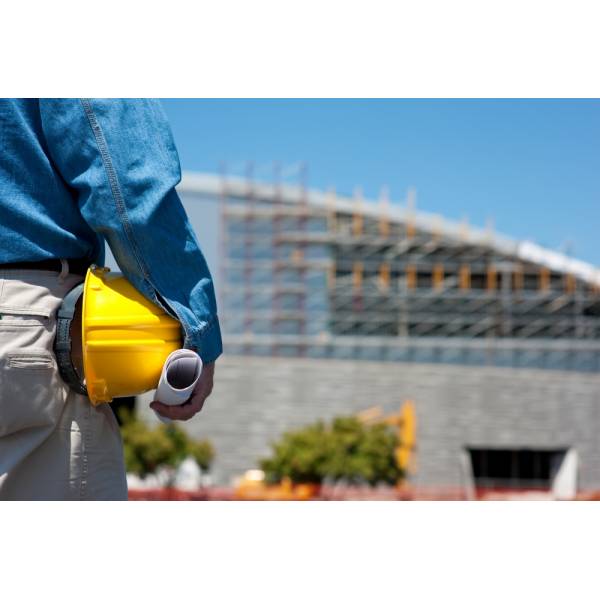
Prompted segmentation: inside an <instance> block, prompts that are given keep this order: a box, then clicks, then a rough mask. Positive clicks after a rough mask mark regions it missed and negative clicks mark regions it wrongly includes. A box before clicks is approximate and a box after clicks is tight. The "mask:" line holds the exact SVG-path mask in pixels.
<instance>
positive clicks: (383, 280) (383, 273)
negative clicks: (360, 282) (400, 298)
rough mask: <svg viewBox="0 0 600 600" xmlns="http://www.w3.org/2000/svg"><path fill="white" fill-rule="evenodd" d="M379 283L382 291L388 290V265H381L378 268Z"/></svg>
mask: <svg viewBox="0 0 600 600" xmlns="http://www.w3.org/2000/svg"><path fill="white" fill-rule="evenodd" d="M379 283H380V285H381V287H382V289H384V290H389V289H390V265H389V263H381V266H380V267H379Z"/></svg>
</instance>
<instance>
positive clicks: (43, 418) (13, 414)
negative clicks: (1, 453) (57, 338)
mask: <svg viewBox="0 0 600 600" xmlns="http://www.w3.org/2000/svg"><path fill="white" fill-rule="evenodd" d="M65 400H66V390H65V388H64V386H63V384H62V382H61V381H60V380H59V376H58V372H57V368H56V362H55V360H54V355H53V354H52V352H50V351H49V350H46V349H35V348H30V349H12V350H9V351H8V352H6V354H4V355H3V356H1V357H0V436H6V435H10V434H12V433H16V432H20V431H25V430H31V429H33V428H39V427H48V426H50V427H54V426H55V425H56V424H57V423H58V420H59V418H60V415H61V412H62V409H63V407H64V403H65Z"/></svg>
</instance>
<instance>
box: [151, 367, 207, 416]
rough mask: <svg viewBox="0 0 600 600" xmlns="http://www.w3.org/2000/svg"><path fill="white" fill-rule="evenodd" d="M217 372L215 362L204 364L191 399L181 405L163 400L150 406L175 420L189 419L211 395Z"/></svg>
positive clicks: (160, 413)
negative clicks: (167, 403)
mask: <svg viewBox="0 0 600 600" xmlns="http://www.w3.org/2000/svg"><path fill="white" fill-rule="evenodd" d="M214 374H215V363H214V362H213V363H209V364H207V365H203V367H202V373H201V375H200V379H198V383H197V384H196V387H195V388H194V391H193V392H192V395H191V396H190V398H189V400H188V401H187V402H185V403H184V404H180V405H179V406H167V405H166V404H163V403H162V402H156V401H154V402H151V403H150V408H153V409H154V410H155V411H156V412H157V413H158V414H159V415H162V416H163V417H168V418H169V419H173V420H175V421H188V420H189V419H191V418H192V417H193V416H194V415H195V414H196V413H198V412H200V411H201V410H202V407H203V406H204V401H205V400H206V399H207V398H208V397H209V396H210V393H211V392H212V389H213V377H214Z"/></svg>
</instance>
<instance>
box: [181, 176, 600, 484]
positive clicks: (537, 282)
mask: <svg viewBox="0 0 600 600" xmlns="http://www.w3.org/2000/svg"><path fill="white" fill-rule="evenodd" d="M305 180H306V177H305V174H304V172H303V169H302V168H300V169H299V171H298V179H297V181H296V182H295V183H294V184H291V183H289V181H287V182H284V181H283V178H282V177H281V176H280V172H279V171H278V170H277V169H275V173H274V175H273V176H272V181H271V182H270V183H264V182H259V181H257V180H255V178H254V176H253V173H252V170H251V169H248V171H247V172H246V174H245V176H242V177H232V176H226V174H224V173H223V174H220V175H201V174H186V176H185V177H184V180H183V182H182V184H181V186H180V189H179V191H180V193H181V195H182V198H183V199H184V203H185V205H186V209H187V210H188V214H189V215H190V218H191V220H192V223H193V225H194V227H195V229H196V232H197V234H198V237H199V238H200V241H201V243H202V245H203V248H205V251H206V254H207V258H208V260H209V263H210V264H211V268H212V269H213V271H215V279H216V284H217V292H218V296H219V310H220V314H221V320H222V325H223V330H224V334H225V353H226V356H225V357H224V358H223V360H222V361H221V363H222V366H220V368H218V377H217V387H216V390H215V398H214V399H211V401H210V402H209V403H208V404H207V407H206V409H205V411H204V412H203V417H202V419H198V420H197V422H194V423H193V424H192V425H190V427H192V429H193V430H194V431H198V433H202V435H206V436H209V437H210V438H211V439H213V441H214V443H215V445H216V447H217V454H218V457H217V464H216V470H215V477H216V478H217V479H219V480H221V481H225V480H226V479H227V478H229V477H231V476H233V475H236V474H240V472H242V471H243V470H244V469H247V468H252V467H254V466H255V465H256V459H257V457H259V456H264V455H266V454H267V453H268V445H269V442H271V441H273V440H274V439H275V438H277V437H278V436H279V435H280V433H281V432H282V431H284V430H286V429H289V428H290V427H293V426H296V425H300V424H303V423H306V422H311V421H314V420H316V419H319V418H323V419H327V418H329V417H331V416H333V415H336V414H349V413H353V412H359V411H362V410H365V409H367V408H369V407H373V406H378V407H380V408H381V410H383V411H386V410H387V411H393V410H397V409H398V407H399V406H400V405H401V404H402V402H404V401H405V400H407V399H410V400H412V401H414V403H415V406H416V412H417V422H418V429H417V443H416V447H415V451H414V457H413V460H412V462H411V473H412V476H411V479H412V483H413V484H414V485H420V486H439V487H452V486H454V487H457V488H461V489H465V490H473V489H475V488H480V487H486V486H489V487H490V488H494V489H496V488H499V487H501V488H508V489H513V488H516V489H518V488H526V489H538V490H542V491H543V492H544V493H554V494H555V495H558V496H560V495H561V494H562V495H567V496H568V495H569V494H572V493H573V491H574V490H575V489H577V490H581V489H590V488H594V489H600V436H599V435H598V433H600V429H599V425H600V421H599V417H600V405H599V404H598V402H599V401H600V270H598V269H596V268H594V267H592V266H590V265H588V264H586V263H583V262H581V261H578V260H574V259H572V258H569V257H567V256H564V255H562V254H559V253H556V252H553V251H549V250H546V249H543V248H541V247H539V246H537V245H536V244H533V243H531V242H525V241H524V242H519V241H514V240H511V239H508V238H505V237H503V236H501V235H498V234H497V233H495V232H494V231H493V230H492V229H491V228H487V229H475V228H473V227H470V226H469V225H468V224H467V223H466V222H463V223H452V222H449V221H447V220H446V219H444V218H443V217H441V216H437V215H430V214H425V213H422V212H420V211H417V210H416V206H415V199H414V193H412V192H409V193H408V195H407V197H406V198H404V199H403V200H402V202H401V203H397V202H392V201H391V200H390V198H389V197H388V195H387V193H386V192H385V190H384V191H383V192H382V194H381V196H380V197H379V198H378V199H376V200H367V199H366V198H363V197H362V195H361V193H360V192H359V191H357V192H356V193H355V194H354V196H353V197H350V198H348V197H340V196H338V195H336V193H335V192H334V191H333V190H330V191H315V190H312V189H311V190H309V189H308V188H307V186H306V183H305ZM213 239H214V244H213V242H212V241H210V240H213ZM206 240H209V241H208V242H207V241H206ZM207 243H208V245H209V246H211V245H212V246H213V247H212V248H208V247H207Z"/></svg>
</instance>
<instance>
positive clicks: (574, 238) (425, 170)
mask: <svg viewBox="0 0 600 600" xmlns="http://www.w3.org/2000/svg"><path fill="white" fill-rule="evenodd" d="M163 104H164V107H165V109H166V111H167V114H168V116H169V120H170V122H171V126H172V128H173V133H174V136H175V141H176V143H177V147H178V150H179V155H180V159H181V164H182V167H183V169H187V170H199V171H216V170H217V169H218V166H219V163H220V161H226V162H228V163H230V164H231V165H237V168H238V170H240V167H241V166H242V165H243V164H244V163H245V162H246V161H253V162H254V163H255V164H256V165H257V167H258V168H259V169H261V171H262V173H263V174H264V176H265V177H266V178H268V176H269V173H270V169H271V165H272V163H273V162H274V161H279V162H280V163H281V164H283V165H293V164H297V163H299V162H301V161H305V162H306V163H307V164H308V178H309V185H310V186H311V187H316V188H326V187H328V186H334V187H335V188H336V189H337V190H338V192H339V193H342V194H351V193H352V191H353V190H354V188H355V187H356V186H361V187H362V189H363V191H364V193H365V195H366V196H369V197H377V195H378V193H379V190H380V188H381V186H383V185H387V186H389V189H390V192H391V197H392V200H393V201H397V202H399V201H401V200H402V199H403V198H404V197H405V194H406V190H407V188H408V187H410V186H414V187H415V188H416V190H417V207H418V208H420V209H422V210H426V211H429V212H437V213H441V214H443V215H445V216H446V217H448V218H452V219H456V220H460V219H462V218H464V217H466V218H468V219H469V222H470V223H472V224H474V225H479V226H484V225H485V223H486V220H487V219H488V218H493V220H494V222H495V227H496V230H497V231H498V232H501V233H503V234H505V235H509V236H511V237H515V238H519V239H530V240H533V241H536V242H538V243H540V244H542V245H544V246H546V247H549V248H552V249H555V250H561V251H566V252H567V253H568V254H570V255H572V256H574V257H577V258H580V259H582V260H587V261H589V262H592V263H595V264H596V265H598V266H600V243H598V238H600V234H599V233H598V231H597V230H598V227H599V226H600V219H599V218H598V217H599V216H600V101H596V100H191V99H190V100H187V99H186V100H180V99H176V100H173V99H169V100H164V101H163Z"/></svg>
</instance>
